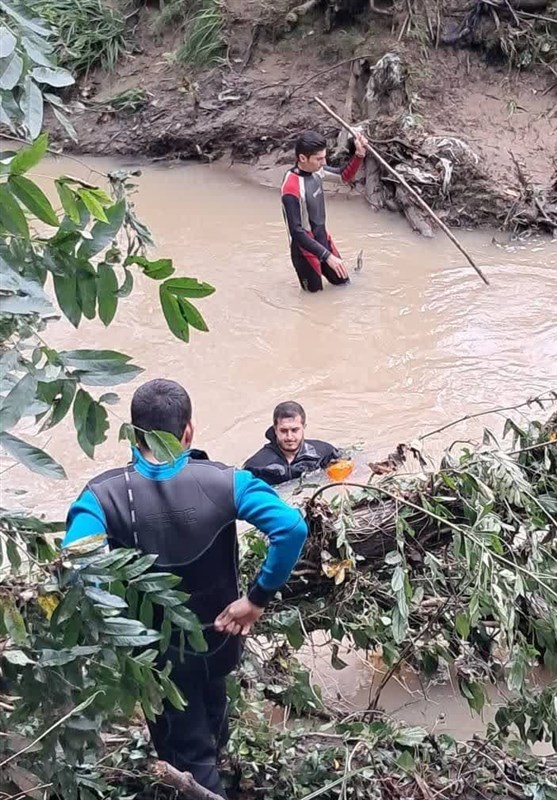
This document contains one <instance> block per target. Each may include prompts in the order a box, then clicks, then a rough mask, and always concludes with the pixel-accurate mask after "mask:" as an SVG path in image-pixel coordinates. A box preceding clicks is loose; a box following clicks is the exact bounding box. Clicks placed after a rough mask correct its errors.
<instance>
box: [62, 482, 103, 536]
mask: <svg viewBox="0 0 557 800" xmlns="http://www.w3.org/2000/svg"><path fill="white" fill-rule="evenodd" d="M106 534H107V530H106V517H105V514H104V511H103V510H102V507H101V504H100V503H99V501H98V500H97V498H96V497H95V495H94V494H93V492H92V491H91V490H90V489H84V490H83V492H81V494H80V495H79V497H78V498H77V500H75V501H74V502H73V503H72V505H71V506H70V509H69V511H68V516H67V518H66V535H65V536H64V540H63V542H62V547H63V548H66V547H71V546H72V545H74V544H76V543H78V542H79V543H81V542H83V540H84V539H87V538H88V537H91V536H103V535H104V536H106Z"/></svg>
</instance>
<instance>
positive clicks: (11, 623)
mask: <svg viewBox="0 0 557 800" xmlns="http://www.w3.org/2000/svg"><path fill="white" fill-rule="evenodd" d="M3 610H4V626H5V628H6V631H7V632H8V636H9V637H10V638H11V639H12V640H13V641H14V643H15V644H20V645H21V644H25V642H26V641H27V629H26V627H25V621H24V619H23V617H22V616H21V614H20V613H19V611H18V610H17V608H16V607H15V604H14V603H13V601H12V600H8V602H7V603H6V604H5V605H4V608H3Z"/></svg>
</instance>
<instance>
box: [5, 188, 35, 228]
mask: <svg viewBox="0 0 557 800" xmlns="http://www.w3.org/2000/svg"><path fill="white" fill-rule="evenodd" d="M0 226H2V227H4V228H5V229H6V230H7V231H8V233H12V234H13V235H14V236H22V237H23V238H24V239H29V226H28V225H27V220H26V219H25V214H24V213H23V211H22V210H21V208H20V206H19V204H18V203H17V202H16V200H14V197H13V195H12V193H11V192H10V190H9V189H8V186H7V184H5V183H3V184H1V185H0Z"/></svg>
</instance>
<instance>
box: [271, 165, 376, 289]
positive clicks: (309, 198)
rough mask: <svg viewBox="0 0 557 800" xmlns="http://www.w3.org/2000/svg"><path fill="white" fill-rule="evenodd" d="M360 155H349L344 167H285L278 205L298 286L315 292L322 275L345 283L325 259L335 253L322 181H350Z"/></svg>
mask: <svg viewBox="0 0 557 800" xmlns="http://www.w3.org/2000/svg"><path fill="white" fill-rule="evenodd" d="M361 163H362V159H361V158H360V157H359V156H353V157H352V158H351V159H350V161H349V162H348V164H347V165H346V166H345V167H344V169H339V168H336V167H324V168H323V169H322V170H319V172H304V170H302V169H300V168H299V167H298V166H296V167H293V168H292V169H290V170H288V172H287V173H286V175H285V178H284V181H283V183H282V189H281V196H282V208H283V212H284V218H285V221H286V227H287V228H288V233H289V236H290V253H291V256H292V263H293V265H294V269H295V270H296V274H297V275H298V279H299V281H300V285H301V287H302V289H304V290H305V291H308V292H318V291H320V290H321V289H322V288H323V281H322V275H324V276H325V278H326V279H327V280H328V281H329V283H334V284H336V285H338V284H342V283H347V282H348V280H349V278H339V276H338V275H337V274H336V272H335V271H334V269H332V267H330V266H329V265H328V264H327V263H326V260H327V259H328V258H329V256H330V255H331V254H332V255H334V256H337V257H338V256H339V253H338V250H337V249H336V247H335V244H334V242H333V240H332V239H331V237H330V235H329V233H328V231H327V226H326V216H325V198H324V195H323V181H324V180H332V181H336V182H337V183H339V182H342V183H351V182H352V181H353V180H354V178H355V177H356V173H357V172H358V169H359V168H360V165H361Z"/></svg>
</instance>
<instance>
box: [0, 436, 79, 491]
mask: <svg viewBox="0 0 557 800" xmlns="http://www.w3.org/2000/svg"><path fill="white" fill-rule="evenodd" d="M0 447H3V448H4V450H6V451H7V452H8V453H9V454H10V455H11V456H13V457H14V458H15V459H17V460H18V461H19V462H20V463H21V464H23V466H24V467H27V469H30V470H31V471H32V472H37V473H38V474H39V475H44V476H45V477H46V478H53V479H56V480H60V479H62V478H66V473H65V472H64V468H63V467H62V466H61V465H60V464H58V462H56V461H55V460H54V459H53V458H52V457H51V456H49V455H48V453H45V451H44V450H40V449H39V448H38V447H34V446H33V445H32V444H28V442H24V441H23V440H22V439H18V438H17V436H12V435H11V434H10V433H6V432H4V433H0Z"/></svg>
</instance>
